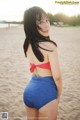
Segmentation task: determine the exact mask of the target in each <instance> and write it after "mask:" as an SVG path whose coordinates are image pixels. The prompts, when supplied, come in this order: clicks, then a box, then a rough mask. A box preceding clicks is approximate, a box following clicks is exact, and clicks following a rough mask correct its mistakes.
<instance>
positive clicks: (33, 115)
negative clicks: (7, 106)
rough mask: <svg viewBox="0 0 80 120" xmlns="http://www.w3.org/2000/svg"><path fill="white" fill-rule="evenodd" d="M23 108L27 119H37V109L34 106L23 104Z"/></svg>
mask: <svg viewBox="0 0 80 120" xmlns="http://www.w3.org/2000/svg"><path fill="white" fill-rule="evenodd" d="M25 108H26V115H27V120H38V110H37V109H36V108H31V107H28V106H25Z"/></svg>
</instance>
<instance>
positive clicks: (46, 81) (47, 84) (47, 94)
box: [23, 76, 58, 109]
mask: <svg viewBox="0 0 80 120" xmlns="http://www.w3.org/2000/svg"><path fill="white" fill-rule="evenodd" d="M57 97H58V92H57V87H56V85H55V82H54V79H53V77H52V76H46V77H41V76H32V78H31V80H30V81H29V83H28V84H27V86H26V87H25V89H24V92H23V101H24V104H25V105H27V106H28V107H34V108H36V109H40V108H41V107H43V106H44V105H46V104H47V103H49V102H50V101H52V100H54V99H56V98H57Z"/></svg>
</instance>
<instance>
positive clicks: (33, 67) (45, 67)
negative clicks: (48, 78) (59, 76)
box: [30, 62, 51, 72]
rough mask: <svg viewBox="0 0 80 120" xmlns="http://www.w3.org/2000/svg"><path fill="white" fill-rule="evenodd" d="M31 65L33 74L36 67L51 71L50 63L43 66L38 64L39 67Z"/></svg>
mask: <svg viewBox="0 0 80 120" xmlns="http://www.w3.org/2000/svg"><path fill="white" fill-rule="evenodd" d="M30 65H31V67H30V71H31V72H33V71H34V69H35V68H36V67H40V68H43V69H49V70H50V69H51V67H50V63H49V62H47V63H43V64H38V65H35V64H33V63H30Z"/></svg>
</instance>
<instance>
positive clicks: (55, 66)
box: [48, 43, 62, 98]
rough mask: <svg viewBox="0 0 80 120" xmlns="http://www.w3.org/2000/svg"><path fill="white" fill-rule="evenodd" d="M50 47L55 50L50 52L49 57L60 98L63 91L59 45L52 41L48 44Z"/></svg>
mask: <svg viewBox="0 0 80 120" xmlns="http://www.w3.org/2000/svg"><path fill="white" fill-rule="evenodd" d="M48 47H49V48H51V50H53V52H48V58H49V62H50V66H51V72H52V76H53V78H54V81H55V83H56V86H57V90H58V98H60V96H61V93H62V76H61V70H60V65H59V58H58V50H57V47H56V46H55V45H53V44H51V43H49V44H48Z"/></svg>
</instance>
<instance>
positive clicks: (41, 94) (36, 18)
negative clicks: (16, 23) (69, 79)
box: [23, 6, 62, 120]
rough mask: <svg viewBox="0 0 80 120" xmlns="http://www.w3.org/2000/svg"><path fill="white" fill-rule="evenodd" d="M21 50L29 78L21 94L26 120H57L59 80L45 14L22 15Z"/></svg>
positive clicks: (39, 10)
mask: <svg viewBox="0 0 80 120" xmlns="http://www.w3.org/2000/svg"><path fill="white" fill-rule="evenodd" d="M23 19H24V20H23V23H24V32H25V36H26V38H25V41H24V44H23V49H24V53H25V56H26V57H27V58H28V60H29V62H30V72H31V73H32V77H31V79H30V81H29V83H28V84H27V85H26V87H25V89H24V92H23V101H24V104H25V108H26V114H27V120H57V115H58V104H59V102H60V101H59V100H60V96H61V93H62V76H61V71H60V66H59V60H58V51H57V44H56V43H55V42H54V41H53V40H51V39H50V36H49V30H50V22H49V18H48V16H47V13H46V12H45V11H44V10H43V9H42V8H40V7H37V6H34V7H31V8H29V9H27V10H25V12H24V16H23Z"/></svg>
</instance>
